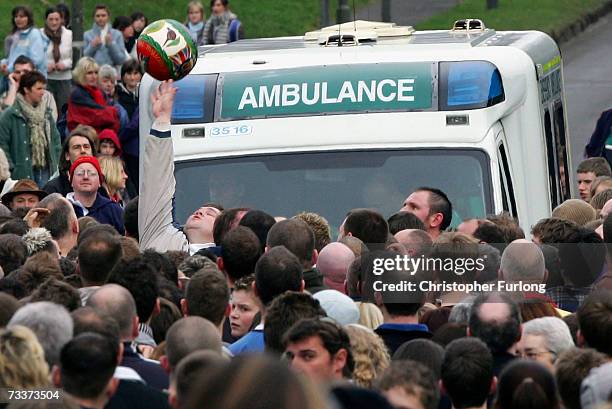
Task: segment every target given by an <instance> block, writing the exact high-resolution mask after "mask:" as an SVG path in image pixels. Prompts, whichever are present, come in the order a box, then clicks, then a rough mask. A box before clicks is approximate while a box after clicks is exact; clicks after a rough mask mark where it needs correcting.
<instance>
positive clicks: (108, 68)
mask: <svg viewBox="0 0 612 409" xmlns="http://www.w3.org/2000/svg"><path fill="white" fill-rule="evenodd" d="M118 77H119V75H118V74H117V70H116V69H115V67H113V66H112V65H108V64H105V65H103V66H101V67H100V70H99V71H98V87H100V90H101V91H102V93H103V94H104V100H105V101H106V105H108V106H112V107H114V108H115V109H116V110H117V112H118V114H119V133H120V134H121V135H122V136H123V135H124V133H125V132H127V128H128V127H129V125H130V118H129V116H128V113H127V111H126V110H125V107H123V106H122V105H121V104H120V103H119V100H118V97H117V78H118ZM100 133H102V132H100ZM115 135H117V134H116V133H115Z"/></svg>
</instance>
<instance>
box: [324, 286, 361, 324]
mask: <svg viewBox="0 0 612 409" xmlns="http://www.w3.org/2000/svg"><path fill="white" fill-rule="evenodd" d="M313 298H314V299H315V300H317V301H318V302H319V303H320V304H321V307H322V308H323V310H324V311H325V313H326V314H327V316H328V317H329V318H331V319H332V320H334V321H336V323H338V324H339V325H342V326H344V325H349V324H357V323H358V322H359V308H358V307H357V305H355V302H354V301H353V300H351V298H350V297H348V296H347V295H345V294H343V293H341V292H339V291H336V290H323V291H319V292H318V293H316V294H314V295H313Z"/></svg>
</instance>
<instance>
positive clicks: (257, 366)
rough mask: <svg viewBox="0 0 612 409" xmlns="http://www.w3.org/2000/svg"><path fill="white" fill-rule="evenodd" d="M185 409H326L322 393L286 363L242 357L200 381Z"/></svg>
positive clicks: (200, 378) (215, 370)
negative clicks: (255, 406) (247, 408)
mask: <svg viewBox="0 0 612 409" xmlns="http://www.w3.org/2000/svg"><path fill="white" fill-rule="evenodd" d="M190 389H191V390H192V391H193V392H192V394H191V396H188V399H187V402H186V404H185V405H184V406H183V407H184V408H185V409H196V408H202V407H210V408H216V409H231V408H246V407H253V406H254V405H257V406H258V407H261V408H274V409H322V408H325V407H327V404H326V402H325V401H324V399H323V397H322V396H321V394H320V392H319V390H317V388H315V387H314V386H312V385H311V383H309V382H308V381H306V380H304V379H302V378H300V377H298V376H296V375H295V374H294V373H292V372H291V371H290V370H289V369H288V368H287V365H285V364H284V363H282V362H278V361H277V360H274V359H270V358H269V357H259V356H250V357H244V358H242V357H240V358H236V359H234V360H232V361H231V362H230V363H229V365H223V366H220V367H219V365H214V370H211V371H210V372H209V373H208V374H207V376H204V377H199V378H196V382H195V384H194V385H193V386H192V387H191V388H190Z"/></svg>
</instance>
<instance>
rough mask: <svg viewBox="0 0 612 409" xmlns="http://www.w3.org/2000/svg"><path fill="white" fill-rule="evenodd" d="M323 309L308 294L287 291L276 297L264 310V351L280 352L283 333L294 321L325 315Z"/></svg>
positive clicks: (281, 350) (282, 346) (282, 349)
mask: <svg viewBox="0 0 612 409" xmlns="http://www.w3.org/2000/svg"><path fill="white" fill-rule="evenodd" d="M325 315H326V314H325V311H324V310H323V309H322V308H321V306H320V305H319V302H318V301H317V300H315V299H314V298H313V297H312V296H311V295H310V294H306V293H299V292H295V291H287V292H285V293H284V294H281V295H279V296H278V297H276V298H275V299H274V300H273V301H272V303H271V304H270V307H269V308H268V309H267V310H266V326H265V327H264V340H265V344H266V352H270V353H273V354H278V355H280V354H282V353H283V351H284V350H285V348H284V345H283V335H284V334H285V333H286V332H287V331H288V330H289V328H291V327H292V326H293V325H294V324H295V323H297V322H298V321H299V320H301V319H305V318H322V317H325Z"/></svg>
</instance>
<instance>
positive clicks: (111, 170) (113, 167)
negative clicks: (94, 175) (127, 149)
mask: <svg viewBox="0 0 612 409" xmlns="http://www.w3.org/2000/svg"><path fill="white" fill-rule="evenodd" d="M98 161H99V162H100V168H101V169H102V174H103V175H104V184H105V185H106V188H107V189H108V190H109V193H110V194H111V195H113V194H115V193H117V191H118V190H119V189H122V188H121V187H120V185H121V181H122V179H123V177H122V173H123V161H122V160H121V159H119V158H118V157H117V156H109V155H101V156H99V157H98Z"/></svg>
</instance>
